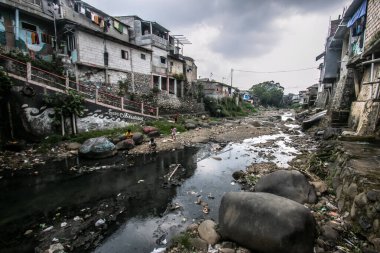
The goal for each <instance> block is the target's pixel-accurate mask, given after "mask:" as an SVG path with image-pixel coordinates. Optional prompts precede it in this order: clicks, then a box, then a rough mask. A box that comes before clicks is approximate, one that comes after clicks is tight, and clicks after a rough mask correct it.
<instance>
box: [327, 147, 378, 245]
mask: <svg viewBox="0 0 380 253" xmlns="http://www.w3.org/2000/svg"><path fill="white" fill-rule="evenodd" d="M338 153H339V155H338V156H337V159H336V163H335V164H334V165H332V166H330V177H331V178H332V186H333V188H334V189H335V190H336V201H337V203H338V208H339V211H340V212H341V213H342V214H344V213H346V214H345V215H344V216H345V217H346V220H348V221H351V224H352V227H353V229H352V230H353V231H355V233H358V234H362V235H364V236H366V237H367V238H368V239H369V241H371V242H372V243H373V244H375V247H376V249H377V250H380V247H379V246H380V239H379V238H380V229H379V228H380V190H379V189H380V188H379V187H380V181H379V174H378V171H377V167H378V161H377V157H379V156H380V149H379V148H378V147H376V145H371V144H359V143H350V142H343V143H341V146H340V150H339V152H338ZM376 244H377V245H376Z"/></svg>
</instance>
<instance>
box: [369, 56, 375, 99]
mask: <svg viewBox="0 0 380 253" xmlns="http://www.w3.org/2000/svg"><path fill="white" fill-rule="evenodd" d="M374 60H375V54H372V63H371V74H370V82H373V76H374V75H375V73H374V72H375V71H374V70H375V63H374V62H373V61H374ZM372 92H373V85H371V87H370V96H369V99H372Z"/></svg>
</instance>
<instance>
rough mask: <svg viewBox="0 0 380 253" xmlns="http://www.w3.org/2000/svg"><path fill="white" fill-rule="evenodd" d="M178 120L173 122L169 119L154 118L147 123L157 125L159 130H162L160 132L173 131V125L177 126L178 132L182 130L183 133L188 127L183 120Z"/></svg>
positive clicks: (167, 132)
mask: <svg viewBox="0 0 380 253" xmlns="http://www.w3.org/2000/svg"><path fill="white" fill-rule="evenodd" d="M178 122H179V123H171V122H169V121H167V120H153V121H147V122H146V124H145V125H147V126H153V127H156V128H157V129H158V130H160V133H162V134H165V135H167V134H170V133H171V129H172V127H173V126H174V127H175V128H177V132H181V133H183V132H185V131H186V128H185V126H184V124H183V123H182V122H183V121H181V120H178Z"/></svg>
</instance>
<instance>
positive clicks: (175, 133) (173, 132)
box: [171, 126, 177, 140]
mask: <svg viewBox="0 0 380 253" xmlns="http://www.w3.org/2000/svg"><path fill="white" fill-rule="evenodd" d="M171 131H172V140H177V128H175V126H173V127H172V129H171Z"/></svg>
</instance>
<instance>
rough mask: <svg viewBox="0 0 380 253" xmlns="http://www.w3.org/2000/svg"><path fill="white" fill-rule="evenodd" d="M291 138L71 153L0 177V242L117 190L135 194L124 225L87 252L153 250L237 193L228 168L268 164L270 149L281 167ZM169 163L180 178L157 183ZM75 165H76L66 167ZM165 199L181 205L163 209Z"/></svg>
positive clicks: (14, 239)
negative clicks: (130, 153) (106, 154)
mask: <svg viewBox="0 0 380 253" xmlns="http://www.w3.org/2000/svg"><path fill="white" fill-rule="evenodd" d="M269 140H272V141H274V143H275V144H276V145H275V147H261V148H259V147H255V145H257V144H258V143H264V142H266V141H269ZM290 143H291V139H290V138H289V136H288V135H285V134H278V135H272V136H262V137H258V138H253V139H248V140H245V141H243V142H241V143H230V144H228V145H227V146H225V147H224V148H223V149H221V150H218V151H215V150H214V148H213V147H215V145H214V144H207V145H202V146H199V147H189V148H185V149H184V150H176V151H171V152H165V153H160V154H154V155H142V156H137V157H132V158H126V157H125V155H119V156H116V157H113V158H110V159H104V160H100V161H87V160H79V159H78V158H72V159H66V160H62V161H51V162H48V163H46V164H45V165H43V166H40V167H37V168H36V170H38V171H39V175H38V176H30V175H22V174H21V175H17V176H11V175H6V176H5V177H4V178H3V179H2V180H0V191H1V194H0V238H1V243H2V245H13V246H14V245H15V244H17V242H20V240H21V239H20V238H21V237H22V235H23V233H24V232H25V228H26V227H28V226H29V225H30V226H31V225H32V224H36V223H37V224H38V223H39V222H40V221H41V219H42V217H46V216H48V215H51V213H54V212H56V210H57V208H58V209H59V208H62V209H63V210H65V211H67V212H70V210H80V209H81V208H86V207H89V206H92V205H94V204H96V203H99V202H100V201H102V200H103V199H108V198H114V197H115V196H117V195H118V194H123V195H126V196H133V198H129V200H128V201H127V202H126V203H125V205H126V213H127V218H126V221H125V223H124V224H122V225H121V226H120V227H119V228H118V229H116V231H115V232H114V233H112V234H111V235H110V236H109V237H108V238H106V239H105V240H104V241H103V242H102V244H101V245H99V246H98V247H97V248H96V249H95V250H93V252H96V253H121V252H123V253H124V252H152V251H153V250H154V249H155V248H164V247H166V246H167V243H169V241H170V239H171V238H172V236H173V235H174V234H176V233H178V232H180V231H183V230H184V229H185V228H186V226H187V225H189V224H190V223H193V222H196V221H198V220H200V219H213V220H215V221H216V222H217V221H218V209H219V204H220V200H221V197H222V196H223V194H224V193H225V192H229V191H240V186H239V185H238V184H236V183H235V182H234V180H233V178H232V173H233V172H234V171H237V170H244V169H245V167H246V166H248V165H250V164H252V163H254V162H263V161H267V160H266V159H265V158H263V156H259V155H258V153H259V152H264V153H268V154H269V153H270V154H271V155H273V157H274V158H273V162H275V163H277V164H278V165H279V166H280V167H287V162H288V161H290V160H291V159H292V158H293V155H294V154H295V153H296V152H297V151H296V150H295V149H294V148H291V147H290ZM171 164H181V165H182V166H183V168H184V169H183V171H182V172H181V173H182V174H183V176H184V178H185V181H184V182H183V183H182V184H181V185H180V186H178V187H163V185H162V182H163V181H162V179H163V177H164V176H165V175H167V174H168V173H169V172H170V169H169V167H170V165H171ZM73 167H74V168H77V170H76V171H73V170H70V168H73ZM79 168H81V169H82V170H83V171H82V172H80V169H79ZM78 169H79V170H78ZM199 197H200V198H201V199H202V200H203V201H205V202H207V203H208V206H209V208H210V212H209V213H208V214H205V213H203V211H202V207H201V206H200V205H197V204H195V201H197V199H198V198H199ZM170 203H172V204H175V205H177V206H180V208H178V209H176V210H174V211H171V212H165V210H166V208H167V206H168V204H170ZM72 215H75V214H72ZM17 234H21V236H15V235H17ZM33 246H35V245H28V244H27V242H25V245H23V246H22V247H21V246H20V244H19V246H14V247H15V248H14V249H13V250H12V248H9V249H8V250H4V248H3V250H1V249H0V252H17V251H19V252H22V251H23V250H22V249H30V248H31V247H33ZM24 252H26V251H24Z"/></svg>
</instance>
